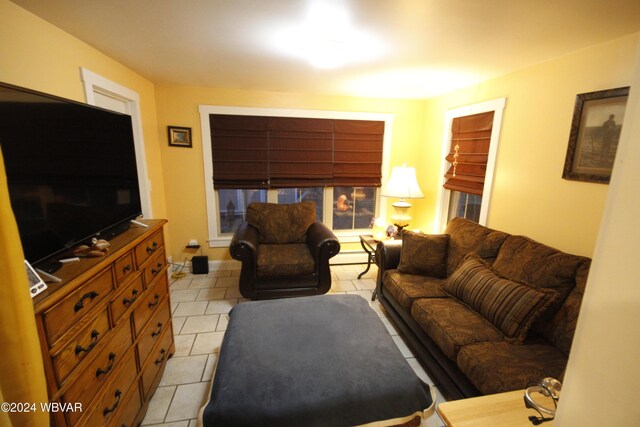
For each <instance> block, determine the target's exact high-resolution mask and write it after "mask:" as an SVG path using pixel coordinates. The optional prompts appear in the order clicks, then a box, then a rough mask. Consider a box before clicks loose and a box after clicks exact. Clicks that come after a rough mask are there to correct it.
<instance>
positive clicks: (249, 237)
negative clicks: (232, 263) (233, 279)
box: [229, 222, 258, 266]
mask: <svg viewBox="0 0 640 427" xmlns="http://www.w3.org/2000/svg"><path fill="white" fill-rule="evenodd" d="M257 249H258V230H257V229H256V228H255V227H253V226H251V225H249V223H248V222H243V223H242V224H240V226H239V227H238V229H237V230H236V232H235V233H234V234H233V238H232V239H231V243H230V244H229V253H230V254H231V257H232V258H233V259H236V260H238V261H242V262H243V263H244V262H249V264H250V265H252V266H255V265H256V262H257V259H258V258H257Z"/></svg>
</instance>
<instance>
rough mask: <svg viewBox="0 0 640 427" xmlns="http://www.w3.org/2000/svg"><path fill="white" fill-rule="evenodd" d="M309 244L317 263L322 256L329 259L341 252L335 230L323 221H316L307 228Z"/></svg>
mask: <svg viewBox="0 0 640 427" xmlns="http://www.w3.org/2000/svg"><path fill="white" fill-rule="evenodd" d="M307 245H308V246H309V250H310V251H311V253H312V254H313V257H314V258H315V261H316V263H317V262H318V261H320V259H321V257H322V258H325V259H326V260H327V261H328V260H329V258H331V257H333V256H335V255H337V254H338V252H340V242H339V241H338V238H337V237H336V235H335V234H333V231H331V230H330V229H329V228H328V227H327V226H326V225H324V224H323V223H321V222H319V221H316V222H314V223H313V224H311V226H310V227H309V229H308V230H307Z"/></svg>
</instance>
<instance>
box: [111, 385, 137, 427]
mask: <svg viewBox="0 0 640 427" xmlns="http://www.w3.org/2000/svg"><path fill="white" fill-rule="evenodd" d="M141 407H142V398H141V396H140V387H139V386H138V384H135V385H134V386H133V387H131V391H130V392H129V396H127V399H126V400H125V402H124V403H123V407H122V412H121V413H120V417H119V418H118V422H116V423H114V424H113V425H114V426H117V427H133V425H134V423H135V422H136V418H137V417H138V412H140V408H141Z"/></svg>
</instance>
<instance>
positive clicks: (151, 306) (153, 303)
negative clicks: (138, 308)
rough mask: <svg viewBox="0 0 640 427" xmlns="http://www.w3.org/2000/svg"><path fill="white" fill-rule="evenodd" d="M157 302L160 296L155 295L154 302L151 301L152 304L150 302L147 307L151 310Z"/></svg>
mask: <svg viewBox="0 0 640 427" xmlns="http://www.w3.org/2000/svg"><path fill="white" fill-rule="evenodd" d="M159 300H160V295H158V294H156V295H155V298H154V300H153V302H150V303H149V304H148V305H149V308H153V307H155V306H156V305H158V301H159Z"/></svg>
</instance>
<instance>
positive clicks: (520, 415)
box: [436, 390, 553, 427]
mask: <svg viewBox="0 0 640 427" xmlns="http://www.w3.org/2000/svg"><path fill="white" fill-rule="evenodd" d="M550 402H551V400H550V398H549V402H546V403H547V404H546V405H545V406H548V407H553V403H550ZM436 412H437V413H438V415H439V416H440V418H442V421H444V423H445V425H446V426H447V427H485V426H504V427H518V426H522V427H532V426H533V424H532V423H531V421H529V416H530V415H534V416H537V415H538V413H537V412H536V411H534V410H533V409H528V408H526V407H525V406H524V390H516V391H509V392H506V393H499V394H491V395H487V396H480V397H473V398H470V399H461V400H453V401H451V402H443V403H441V404H439V405H438V407H437V408H436ZM544 426H545V427H552V426H553V420H551V421H547V422H545V423H544Z"/></svg>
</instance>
